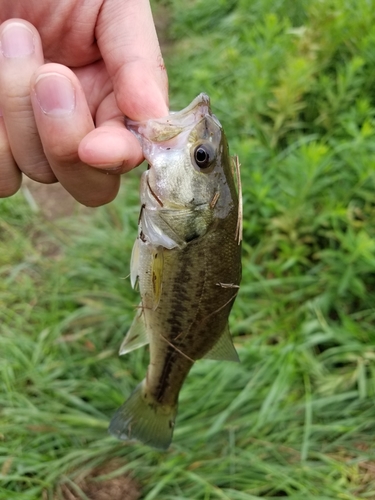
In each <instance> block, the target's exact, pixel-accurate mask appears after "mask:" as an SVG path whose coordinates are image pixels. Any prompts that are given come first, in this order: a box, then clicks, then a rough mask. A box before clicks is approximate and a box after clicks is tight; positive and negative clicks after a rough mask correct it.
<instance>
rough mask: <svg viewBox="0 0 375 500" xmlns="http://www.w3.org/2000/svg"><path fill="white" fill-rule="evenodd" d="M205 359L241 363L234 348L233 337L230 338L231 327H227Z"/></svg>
mask: <svg viewBox="0 0 375 500" xmlns="http://www.w3.org/2000/svg"><path fill="white" fill-rule="evenodd" d="M203 358H204V359H215V360H217V361H237V362H238V361H239V357H238V354H237V351H236V349H235V348H234V345H233V342H232V337H231V336H230V332H229V326H228V325H227V326H226V327H225V329H224V331H223V333H222V335H221V337H220V338H219V340H218V341H217V342H216V344H215V345H214V346H213V347H212V349H211V350H210V351H208V353H207V354H205V355H204V356H203Z"/></svg>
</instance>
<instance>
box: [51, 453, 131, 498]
mask: <svg viewBox="0 0 375 500" xmlns="http://www.w3.org/2000/svg"><path fill="white" fill-rule="evenodd" d="M118 467H119V464H117V463H116V462H112V463H110V464H109V465H107V466H105V467H102V468H97V469H95V470H94V471H93V472H92V473H91V474H90V475H89V476H86V477H85V478H84V479H83V480H81V481H78V480H76V482H75V483H73V484H69V485H68V484H63V485H61V486H60V495H59V496H57V497H55V499H56V500H57V498H60V499H63V500H82V498H86V497H87V498H88V499H89V500H138V499H139V498H140V496H141V494H140V490H139V486H138V484H137V483H136V482H135V480H134V479H132V478H131V477H129V476H126V475H123V476H118V477H114V478H111V479H106V480H101V479H100V476H105V475H108V474H110V473H111V472H113V471H114V470H116V468H118ZM79 490H81V491H82V492H83V493H84V495H85V497H82V495H80V494H79V492H78V491H79Z"/></svg>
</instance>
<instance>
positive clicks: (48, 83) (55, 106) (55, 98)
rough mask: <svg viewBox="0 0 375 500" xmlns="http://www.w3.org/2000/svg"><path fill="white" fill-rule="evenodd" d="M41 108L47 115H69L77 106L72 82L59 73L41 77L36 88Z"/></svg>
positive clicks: (44, 74) (36, 83) (45, 74)
mask: <svg viewBox="0 0 375 500" xmlns="http://www.w3.org/2000/svg"><path fill="white" fill-rule="evenodd" d="M34 91H35V95H36V98H37V101H38V103H39V106H40V107H41V109H42V111H43V113H45V114H46V115H55V116H61V115H67V114H69V113H71V112H72V111H73V110H74V108H75V105H76V97H75V90H74V87H73V85H72V82H71V81H70V80H69V78H67V77H66V76H63V75H60V74H59V73H43V74H42V75H39V77H38V78H37V80H36V82H35V87H34Z"/></svg>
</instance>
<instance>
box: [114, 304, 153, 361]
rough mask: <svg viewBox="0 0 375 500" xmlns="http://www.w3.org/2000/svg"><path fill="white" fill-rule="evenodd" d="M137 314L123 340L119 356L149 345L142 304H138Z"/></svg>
mask: <svg viewBox="0 0 375 500" xmlns="http://www.w3.org/2000/svg"><path fill="white" fill-rule="evenodd" d="M138 307H139V308H138V310H137V314H136V315H135V318H134V319H133V323H132V324H131V326H130V328H129V330H128V333H127V334H126V337H125V338H124V340H123V342H122V344H121V347H120V352H119V354H120V356H122V355H123V354H127V353H128V352H131V351H134V350H135V349H138V348H139V347H143V346H144V345H146V344H148V343H149V338H148V335H147V329H146V324H145V319H144V318H145V316H144V314H143V308H142V302H141V303H140V304H139V306H138Z"/></svg>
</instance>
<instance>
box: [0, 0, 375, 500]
mask: <svg viewBox="0 0 375 500" xmlns="http://www.w3.org/2000/svg"><path fill="white" fill-rule="evenodd" d="M163 3H164V4H167V11H168V12H169V13H170V15H171V22H170V30H169V37H170V44H169V46H168V52H167V57H166V62H167V65H168V68H169V74H170V84H171V103H172V107H173V108H174V109H179V108H181V107H184V106H186V105H187V104H188V103H189V102H190V101H191V100H192V99H193V97H195V95H197V94H198V93H200V92H202V91H206V92H208V93H209V94H210V96H211V99H212V106H213V108H214V111H215V113H216V114H217V115H218V117H219V118H220V120H221V121H222V123H223V125H224V127H225V130H226V133H227V136H228V140H229V143H230V146H231V151H232V153H233V154H234V153H237V154H239V156H240V160H241V164H242V182H243V192H244V245H243V267H244V270H243V284H242V287H241V290H240V294H239V297H238V299H237V301H236V304H235V307H234V310H233V314H232V316H231V329H232V332H233V334H234V336H235V344H236V347H237V348H238V351H239V355H240V358H241V363H240V364H230V363H217V362H211V361H200V362H199V363H197V364H196V365H195V367H194V368H193V370H192V372H191V374H190V375H189V378H188V380H187V382H186V384H185V386H184V388H183V390H182V392H181V397H180V410H179V415H178V419H177V425H176V431H175V438H174V442H173V445H172V446H171V448H170V450H169V451H168V452H166V453H159V452H156V451H153V450H151V449H149V448H147V447H143V446H142V445H140V444H134V443H129V444H123V443H119V442H117V441H115V440H114V439H112V438H111V437H109V436H108V435H107V432H106V428H107V425H108V420H109V418H110V416H111V415H112V414H113V411H114V410H115V409H116V408H117V407H118V406H119V405H120V404H121V403H122V402H123V400H124V399H125V397H126V396H127V395H128V394H129V393H130V391H131V390H132V389H133V388H134V387H135V385H136V384H137V383H138V382H139V381H140V380H141V379H142V378H143V376H144V374H145V370H146V366H147V362H148V355H147V349H141V350H139V351H136V352H134V353H131V354H129V355H127V356H125V357H123V358H119V357H118V356H117V350H118V347H119V345H120V343H121V340H122V338H123V336H124V334H125V333H126V330H127V328H128V326H129V324H130V322H131V320H132V317H133V314H134V306H135V305H136V304H137V302H138V297H137V294H136V293H134V292H133V291H132V290H131V288H130V283H129V280H127V279H124V278H126V276H127V275H128V273H129V259H130V252H131V247H132V243H133V240H134V238H135V234H136V223H137V218H138V176H137V174H136V173H131V174H129V175H128V176H127V177H126V179H124V183H123V186H122V191H121V193H120V195H119V197H118V198H117V200H116V201H115V202H113V203H112V204H110V205H109V206H106V207H102V208H101V209H98V210H97V211H95V214H94V215H93V216H90V217H88V216H83V215H80V216H78V215H77V216H76V217H72V218H70V219H67V220H63V221H56V222H54V223H51V222H47V221H45V220H44V219H43V218H42V217H41V216H40V215H38V214H34V213H31V211H30V208H29V206H28V205H27V203H26V201H25V200H24V198H23V196H22V194H18V195H17V196H15V197H13V198H11V199H6V200H0V381H1V385H0V499H4V500H9V499H17V500H26V499H27V500H40V499H43V500H50V499H51V500H52V499H55V498H62V496H61V495H62V490H61V485H63V484H68V485H70V487H71V489H73V490H74V489H75V491H79V490H78V489H77V488H78V487H77V486H74V485H75V484H78V485H79V484H80V478H81V477H82V476H84V475H85V474H90V471H92V470H93V469H94V468H96V467H100V466H101V465H103V464H106V463H108V462H110V461H112V460H116V462H114V463H116V464H117V465H116V469H115V470H114V471H113V472H112V475H115V476H116V475H122V474H130V475H132V476H133V477H135V478H136V481H137V482H138V484H139V485H140V489H141V498H142V499H144V500H152V499H157V500H161V499H162V500H183V499H184V500H188V499H189V500H191V499H194V500H216V499H223V500H224V499H225V500H242V499H246V500H251V499H258V498H265V499H267V498H268V499H277V498H280V499H281V498H285V497H287V498H291V499H294V500H301V499H303V498H306V499H311V500H328V499H330V500H331V499H332V500H337V499H342V500H358V499H361V500H362V499H363V500H364V499H373V498H375V473H374V471H375V448H374V439H375V405H374V396H375V349H374V348H375V333H374V332H375V309H374V301H375V271H374V270H375V239H374V236H375V98H374V92H373V89H374V86H375V57H374V53H375V52H374V47H375V4H374V2H371V1H370V2H369V1H365V0H356V1H354V0H326V1H324V2H320V1H318V0H313V1H310V2H306V1H304V0H298V1H297V0H296V1H281V0H280V1H276V2H275V1H272V2H271V1H270V0H255V1H252V2H250V1H249V0H248V1H245V0H238V1H235V0H232V1H214V0H204V1H203V0H195V1H192V2H190V3H189V4H186V2H182V1H181V0H170V1H164V2H163ZM154 4H156V5H155V7H156V10H157V8H158V5H159V3H156V2H154ZM164 9H165V6H164ZM82 217H86V219H85V221H84V223H83V222H82ZM83 228H84V229H83ZM81 497H82V498H85V497H84V495H81Z"/></svg>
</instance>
